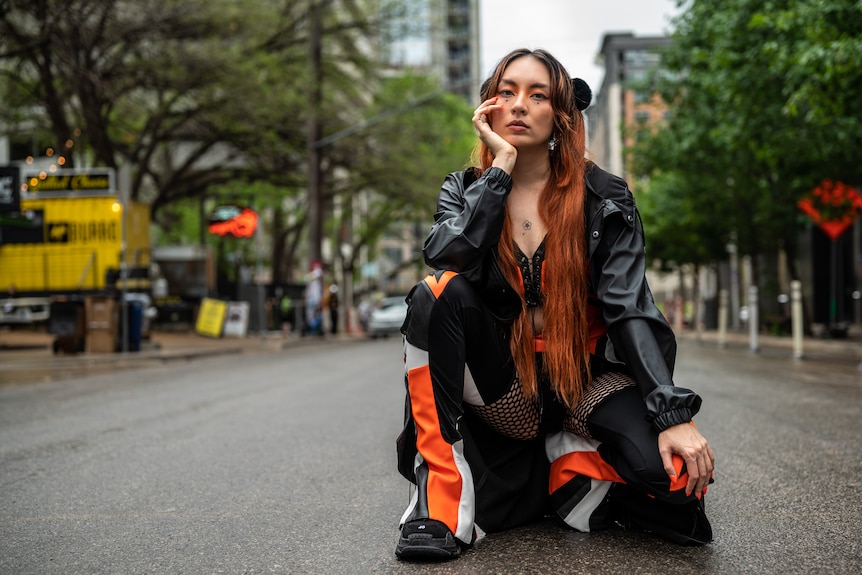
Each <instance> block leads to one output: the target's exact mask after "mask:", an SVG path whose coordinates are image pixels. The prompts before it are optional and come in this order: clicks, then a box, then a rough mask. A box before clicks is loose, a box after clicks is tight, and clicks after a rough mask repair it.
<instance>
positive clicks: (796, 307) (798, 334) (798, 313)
mask: <svg viewBox="0 0 862 575" xmlns="http://www.w3.org/2000/svg"><path fill="white" fill-rule="evenodd" d="M802 327H803V326H802V282H800V281H799V280H793V281H792V282H790V330H791V333H792V334H793V359H802V357H803V354H802Z"/></svg>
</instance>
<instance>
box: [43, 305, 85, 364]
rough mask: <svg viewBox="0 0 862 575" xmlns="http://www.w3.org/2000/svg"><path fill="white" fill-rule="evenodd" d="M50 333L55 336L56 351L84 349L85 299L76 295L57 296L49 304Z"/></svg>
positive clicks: (79, 350) (69, 351) (74, 351)
mask: <svg viewBox="0 0 862 575" xmlns="http://www.w3.org/2000/svg"><path fill="white" fill-rule="evenodd" d="M49 309H50V316H49V317H48V333H50V334H51V335H53V336H54V342H53V344H52V346H51V349H52V350H53V351H54V353H60V352H61V351H62V352H63V353H70V354H75V353H79V352H82V351H84V345H85V341H86V338H85V317H86V316H85V313H84V300H83V299H82V298H80V297H75V296H55V297H52V298H51V300H50V304H49Z"/></svg>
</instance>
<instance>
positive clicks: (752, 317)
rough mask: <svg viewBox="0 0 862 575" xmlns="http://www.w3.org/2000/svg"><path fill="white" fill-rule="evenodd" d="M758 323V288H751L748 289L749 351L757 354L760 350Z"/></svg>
mask: <svg viewBox="0 0 862 575" xmlns="http://www.w3.org/2000/svg"><path fill="white" fill-rule="evenodd" d="M758 321H759V320H758V317H757V286H751V287H749V288H748V335H749V342H748V349H749V350H751V351H752V352H753V353H757V350H758V349H759V348H758V344H757V328H758Z"/></svg>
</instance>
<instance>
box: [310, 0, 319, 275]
mask: <svg viewBox="0 0 862 575" xmlns="http://www.w3.org/2000/svg"><path fill="white" fill-rule="evenodd" d="M309 2H310V4H311V12H310V19H311V20H310V23H311V29H310V32H311V34H310V38H309V50H308V63H309V68H310V71H311V89H310V90H309V91H308V95H309V106H308V110H309V114H308V126H307V136H306V152H307V153H308V232H309V241H308V244H309V245H308V255H309V259H310V260H311V261H312V262H313V261H315V260H318V261H323V256H322V250H321V248H322V246H321V244H322V243H323V194H322V192H321V179H322V172H321V168H320V147H319V146H318V145H317V142H318V140H320V101H321V98H322V95H323V89H322V84H323V67H322V65H321V49H320V36H321V25H320V3H319V0H309Z"/></svg>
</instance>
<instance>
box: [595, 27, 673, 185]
mask: <svg viewBox="0 0 862 575" xmlns="http://www.w3.org/2000/svg"><path fill="white" fill-rule="evenodd" d="M669 43H670V38H667V37H664V36H650V37H640V38H638V37H635V36H634V35H633V34H631V33H630V32H626V33H615V34H606V35H605V36H604V38H603V40H602V45H601V48H600V50H599V54H598V56H597V59H598V61H599V62H600V63H601V64H602V65H603V66H604V69H605V76H604V79H603V80H602V85H601V87H600V88H599V90H598V93H597V94H594V95H593V105H592V106H590V107H589V108H587V110H586V115H587V122H588V144H587V148H588V149H589V151H590V152H591V153H592V154H593V159H594V160H595V162H596V163H597V164H598V165H600V166H602V167H603V168H605V169H606V170H608V171H610V172H611V173H614V174H618V175H620V176H622V177H624V178H625V179H626V180H627V181H629V183H630V184H632V183H633V182H632V178H631V174H629V172H628V171H627V170H626V161H625V160H626V159H625V148H626V146H628V145H630V144H631V143H633V142H632V141H631V139H630V138H631V136H630V135H629V134H631V132H632V130H633V129H634V128H636V127H637V126H638V125H641V124H645V123H652V122H657V121H660V120H661V119H662V118H663V117H664V111H665V106H664V103H663V102H661V100H660V99H659V98H658V97H657V96H655V95H654V94H651V93H648V92H645V91H644V90H643V89H640V88H639V86H638V82H639V81H641V80H644V79H645V78H646V76H647V74H648V73H649V72H650V71H651V70H655V69H656V68H657V67H658V66H660V65H661V57H660V55H659V54H658V52H657V49H658V48H661V47H663V46H666V45H668V44H669Z"/></svg>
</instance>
